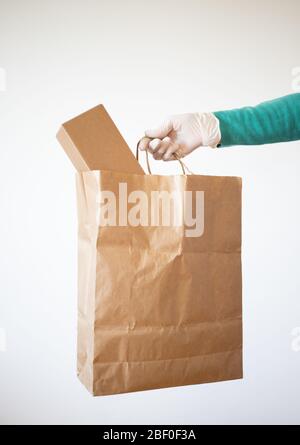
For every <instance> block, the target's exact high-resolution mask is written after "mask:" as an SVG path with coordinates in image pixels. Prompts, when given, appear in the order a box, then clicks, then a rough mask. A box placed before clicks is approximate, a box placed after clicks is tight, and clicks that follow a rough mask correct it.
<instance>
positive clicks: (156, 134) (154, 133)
mask: <svg viewBox="0 0 300 445" xmlns="http://www.w3.org/2000/svg"><path fill="white" fill-rule="evenodd" d="M172 129H173V123H172V121H171V119H166V120H165V121H164V122H163V123H162V124H161V125H160V126H159V127H156V128H151V129H149V130H146V131H145V136H147V137H148V138H151V139H153V138H158V139H162V138H164V137H166V136H168V134H169V133H170V131H171V130H172Z"/></svg>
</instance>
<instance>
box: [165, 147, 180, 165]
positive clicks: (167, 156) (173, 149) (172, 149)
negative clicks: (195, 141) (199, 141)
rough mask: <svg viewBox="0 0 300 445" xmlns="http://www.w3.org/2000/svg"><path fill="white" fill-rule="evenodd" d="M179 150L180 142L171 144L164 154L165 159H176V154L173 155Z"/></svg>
mask: <svg viewBox="0 0 300 445" xmlns="http://www.w3.org/2000/svg"><path fill="white" fill-rule="evenodd" d="M177 150H179V144H177V143H175V142H173V143H172V144H170V145H169V147H168V149H167V150H166V152H165V154H164V156H163V160H164V161H169V160H170V159H176V158H175V156H173V153H175V152H176V151H177Z"/></svg>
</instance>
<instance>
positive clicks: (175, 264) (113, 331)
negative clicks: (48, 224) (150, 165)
mask: <svg viewBox="0 0 300 445" xmlns="http://www.w3.org/2000/svg"><path fill="white" fill-rule="evenodd" d="M120 184H121V186H120ZM162 191H163V192H167V193H165V196H167V198H168V197H170V196H172V193H173V192H176V193H175V195H174V196H175V197H174V201H172V199H171V200H170V205H168V204H166V202H167V201H164V197H163V196H160V195H159V196H158V194H159V193H160V192H162ZM187 191H188V192H191V193H190V194H186V193H185V192H187ZM197 191H198V192H199V193H198V195H197V194H196V192H197ZM125 192H126V193H125ZM153 192H154V193H153ZM173 194H174V193H173ZM196 195H197V196H196ZM77 196H78V216H79V283H78V284H79V311H78V376H79V379H80V380H81V382H82V383H83V384H84V385H85V386H86V388H87V389H88V390H89V391H90V392H91V393H92V394H93V395H106V394H116V393H124V392H130V391H139V390H147V389H153V388H163V387H171V386H181V385H191V384H196V383H205V382H216V381H220V380H231V379H238V378H241V377H242V301H241V294H242V287H241V285H242V282H241V179H240V178H236V177H216V176H198V175H188V176H187V175H175V176H158V175H138V174H137V175H135V174H126V173H117V172H112V171H89V172H80V173H77ZM157 196H158V197H157ZM126 197H127V203H126V199H125V198H126ZM176 199H177V201H176ZM197 200H198V201H197ZM153 202H154V204H153ZM191 203H192V207H193V209H192V211H193V216H194V217H195V214H196V213H197V212H198V213H197V218H198V220H199V221H198V223H197V224H198V227H196V225H197V224H196V223H195V227H194V229H193V228H192V225H191V224H192V222H193V219H192V214H191V213H190V214H189V217H188V218H186V220H185V219H184V223H183V224H181V225H180V224H179V223H178V218H177V220H176V217H177V216H178V214H176V212H177V213H178V211H179V210H178V209H181V213H180V212H179V213H180V215H181V216H182V208H187V207H188V206H190V207H191ZM197 203H198V208H197ZM165 207H166V208H168V207H169V209H170V215H171V217H170V218H169V220H168V218H167V217H163V216H162V215H163V210H164V208H165ZM126 212H127V213H126ZM159 212H161V214H159V215H158V214H157V213H159ZM172 212H173V213H172ZM165 213H167V212H165ZM176 215H177V216H176ZM197 218H195V219H197ZM175 220H176V221H175ZM129 221H130V224H129ZM180 221H181V220H180V218H179V222H180ZM152 223H153V224H152ZM105 224H106V225H105ZM176 224H177V225H176Z"/></svg>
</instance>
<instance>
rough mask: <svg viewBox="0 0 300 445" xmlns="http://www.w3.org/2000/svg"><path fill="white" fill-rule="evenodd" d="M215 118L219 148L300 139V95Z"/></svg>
mask: <svg viewBox="0 0 300 445" xmlns="http://www.w3.org/2000/svg"><path fill="white" fill-rule="evenodd" d="M214 115H215V116H216V117H217V118H218V119H219V122H220V130H221V142H220V145H219V146H221V147H229V146H232V145H260V144H272V143H275V142H287V141H296V140H298V139H300V93H296V94H290V95H288V96H284V97H280V98H278V99H274V100H270V101H268V102H263V103H261V104H259V105H257V106H255V107H245V108H239V109H234V110H228V111H217V112H214Z"/></svg>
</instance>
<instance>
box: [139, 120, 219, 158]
mask: <svg viewBox="0 0 300 445" xmlns="http://www.w3.org/2000/svg"><path fill="white" fill-rule="evenodd" d="M220 140H221V133H220V127H219V120H218V119H217V118H216V117H215V115H214V114H212V113H186V114H177V115H172V116H169V117H168V118H166V119H165V121H164V122H163V123H162V124H161V125H160V126H159V127H157V128H154V129H151V130H146V131H145V138H144V139H142V140H141V142H140V144H139V148H140V150H148V151H149V152H150V153H152V154H153V157H154V159H163V160H164V161H170V160H173V159H176V158H175V156H174V155H173V153H176V155H177V157H178V158H183V157H184V156H186V155H188V154H189V153H191V152H192V151H193V150H195V148H198V147H212V148H215V147H216V146H217V145H218V143H219V142H220Z"/></svg>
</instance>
